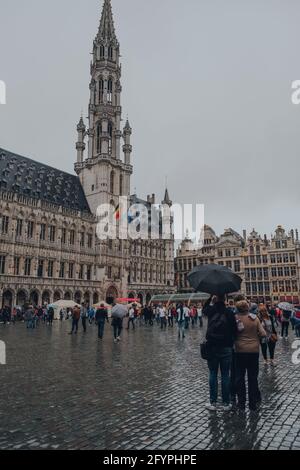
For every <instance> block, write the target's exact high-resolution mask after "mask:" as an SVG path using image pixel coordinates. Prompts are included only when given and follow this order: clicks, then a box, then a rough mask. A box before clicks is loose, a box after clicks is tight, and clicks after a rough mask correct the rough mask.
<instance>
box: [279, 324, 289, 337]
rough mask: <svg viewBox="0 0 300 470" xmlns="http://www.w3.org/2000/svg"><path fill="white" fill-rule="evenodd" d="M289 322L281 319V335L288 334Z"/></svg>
mask: <svg viewBox="0 0 300 470" xmlns="http://www.w3.org/2000/svg"><path fill="white" fill-rule="evenodd" d="M289 324H290V323H289V322H287V321H283V322H282V323H281V336H286V337H288V335H289Z"/></svg>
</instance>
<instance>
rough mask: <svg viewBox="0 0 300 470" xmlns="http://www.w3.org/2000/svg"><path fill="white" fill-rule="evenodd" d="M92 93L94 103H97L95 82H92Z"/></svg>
mask: <svg viewBox="0 0 300 470" xmlns="http://www.w3.org/2000/svg"><path fill="white" fill-rule="evenodd" d="M92 93H93V101H94V104H97V87H96V83H94V84H93V88H92Z"/></svg>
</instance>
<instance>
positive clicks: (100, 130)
mask: <svg viewBox="0 0 300 470" xmlns="http://www.w3.org/2000/svg"><path fill="white" fill-rule="evenodd" d="M101 134H102V123H101V122H99V123H98V125H97V153H101Z"/></svg>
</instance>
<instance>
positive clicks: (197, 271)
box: [188, 264, 242, 295]
mask: <svg viewBox="0 0 300 470" xmlns="http://www.w3.org/2000/svg"><path fill="white" fill-rule="evenodd" d="M188 281H189V283H190V285H191V287H193V288H194V289H195V290H196V291H197V292H205V293H207V294H216V295H222V294H229V293H231V292H238V291H239V290H240V288H241V283H242V279H241V278H240V277H239V276H238V275H237V274H235V273H234V272H232V271H231V270H230V269H229V268H227V267H225V266H220V265H218V264H205V265H201V266H196V268H194V269H193V271H191V272H190V273H189V274H188Z"/></svg>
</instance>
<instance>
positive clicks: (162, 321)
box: [160, 318, 167, 330]
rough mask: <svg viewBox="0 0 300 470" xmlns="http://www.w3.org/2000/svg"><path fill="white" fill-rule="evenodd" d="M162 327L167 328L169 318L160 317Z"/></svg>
mask: <svg viewBox="0 0 300 470" xmlns="http://www.w3.org/2000/svg"><path fill="white" fill-rule="evenodd" d="M160 328H161V329H162V330H163V329H164V328H167V320H166V319H165V318H161V319H160Z"/></svg>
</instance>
